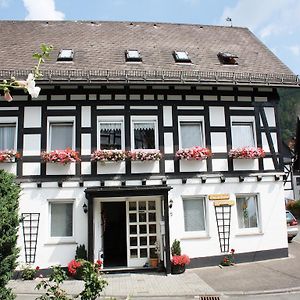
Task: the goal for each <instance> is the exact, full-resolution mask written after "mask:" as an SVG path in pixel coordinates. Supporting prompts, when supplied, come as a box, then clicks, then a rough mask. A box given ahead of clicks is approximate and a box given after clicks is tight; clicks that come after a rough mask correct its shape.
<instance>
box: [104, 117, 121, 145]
mask: <svg viewBox="0 0 300 300" xmlns="http://www.w3.org/2000/svg"><path fill="white" fill-rule="evenodd" d="M121 128H122V123H120V122H109V123H108V122H103V123H100V148H101V149H106V150H110V149H111V150H114V149H117V150H120V149H121V148H122V143H121Z"/></svg>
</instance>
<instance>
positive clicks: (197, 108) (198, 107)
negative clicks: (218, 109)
mask: <svg viewBox="0 0 300 300" xmlns="http://www.w3.org/2000/svg"><path fill="white" fill-rule="evenodd" d="M177 109H180V110H203V109H204V106H177Z"/></svg>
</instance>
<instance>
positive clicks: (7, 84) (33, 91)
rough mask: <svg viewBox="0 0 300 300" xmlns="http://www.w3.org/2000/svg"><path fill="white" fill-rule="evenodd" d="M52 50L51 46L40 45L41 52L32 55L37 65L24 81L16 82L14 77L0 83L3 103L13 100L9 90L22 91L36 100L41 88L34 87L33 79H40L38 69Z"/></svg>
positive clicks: (40, 74)
mask: <svg viewBox="0 0 300 300" xmlns="http://www.w3.org/2000/svg"><path fill="white" fill-rule="evenodd" d="M52 50H53V47H52V46H51V45H45V44H42V45H41V52H40V53H34V54H33V58H34V59H37V65H36V66H35V67H34V71H33V73H29V74H28V77H27V79H26V80H16V78H15V77H11V78H10V79H9V80H3V82H2V83H0V90H3V93H4V95H3V98H4V100H5V101H7V102H10V101H12V100H13V97H12V96H11V94H10V90H11V89H23V90H24V91H25V92H28V93H29V94H30V95H31V97H32V98H37V97H38V96H39V93H40V91H41V88H40V87H38V86H35V79H38V78H40V77H42V76H43V75H42V73H41V72H40V70H39V68H40V65H41V64H42V63H44V62H45V59H47V58H49V57H50V53H51V51H52Z"/></svg>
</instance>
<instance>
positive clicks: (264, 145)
mask: <svg viewBox="0 0 300 300" xmlns="http://www.w3.org/2000/svg"><path fill="white" fill-rule="evenodd" d="M261 137H262V148H263V149H264V150H265V152H270V147H269V143H268V140H267V136H266V134H265V133H264V132H263V133H262V134H261ZM271 137H272V141H273V146H274V149H275V152H278V144H277V133H276V132H271Z"/></svg>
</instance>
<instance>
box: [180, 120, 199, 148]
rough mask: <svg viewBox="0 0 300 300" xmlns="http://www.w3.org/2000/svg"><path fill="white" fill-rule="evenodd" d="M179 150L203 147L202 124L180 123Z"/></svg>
mask: <svg viewBox="0 0 300 300" xmlns="http://www.w3.org/2000/svg"><path fill="white" fill-rule="evenodd" d="M180 133H181V148H190V147H193V146H201V147H203V138H202V124H201V123H200V122H199V123H189V122H180Z"/></svg>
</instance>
